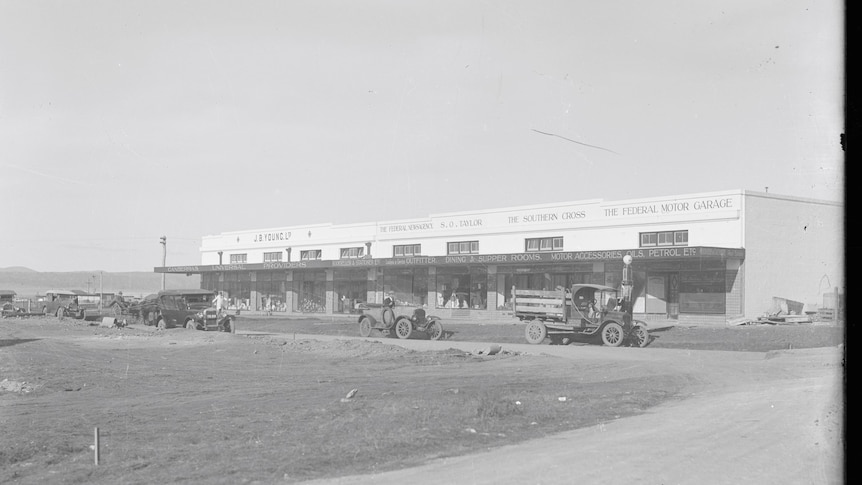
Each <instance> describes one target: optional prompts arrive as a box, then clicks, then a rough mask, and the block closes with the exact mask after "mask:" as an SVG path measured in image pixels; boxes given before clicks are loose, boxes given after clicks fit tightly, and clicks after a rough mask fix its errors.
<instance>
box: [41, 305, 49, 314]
mask: <svg viewBox="0 0 862 485" xmlns="http://www.w3.org/2000/svg"><path fill="white" fill-rule="evenodd" d="M47 314H48V307H46V306H43V307H42V315H47Z"/></svg>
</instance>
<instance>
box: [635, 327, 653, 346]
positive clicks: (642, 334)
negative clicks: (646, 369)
mask: <svg viewBox="0 0 862 485" xmlns="http://www.w3.org/2000/svg"><path fill="white" fill-rule="evenodd" d="M631 341H632V345H634V346H636V347H646V346H647V344H649V332H648V331H647V329H646V328H644V327H643V326H642V325H635V328H633V329H632V335H631Z"/></svg>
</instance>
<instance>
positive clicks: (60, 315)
mask: <svg viewBox="0 0 862 485" xmlns="http://www.w3.org/2000/svg"><path fill="white" fill-rule="evenodd" d="M65 316H66V309H65V308H63V307H60V308H58V309H57V318H59V319H60V320H62V319H63V317H65Z"/></svg>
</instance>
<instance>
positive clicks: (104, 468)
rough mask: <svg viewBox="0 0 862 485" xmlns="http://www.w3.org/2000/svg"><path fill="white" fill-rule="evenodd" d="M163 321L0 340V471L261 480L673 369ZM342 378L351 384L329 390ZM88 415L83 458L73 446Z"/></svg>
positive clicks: (362, 458)
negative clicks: (7, 389)
mask: <svg viewBox="0 0 862 485" xmlns="http://www.w3.org/2000/svg"><path fill="white" fill-rule="evenodd" d="M71 332H72V333H73V334H74V335H77V334H80V333H87V332H89V333H93V332H94V331H93V330H89V329H83V330H81V329H74V328H72V330H71ZM95 332H96V333H99V332H102V333H106V334H110V333H113V334H118V333H119V334H122V332H123V330H114V331H108V330H98V331H95ZM177 332H181V333H177ZM167 335H168V336H170V337H169V338H168V339H169V340H172V339H173V338H174V337H173V336H176V337H177V338H181V339H182V340H180V341H179V342H178V343H177V345H168V344H169V342H166V341H161V342H158V341H157V342H156V344H158V345H155V344H154V345H152V346H151V347H149V348H134V347H127V348H123V342H122V341H118V342H117V347H116V348H102V347H100V348H89V347H86V346H82V345H77V344H75V343H74V342H72V341H69V340H67V339H66V340H64V339H58V338H50V339H41V340H31V341H28V342H26V343H21V344H18V345H10V346H6V347H4V349H3V354H2V356H0V372H2V375H0V378H10V379H17V380H26V381H27V382H28V383H32V384H35V385H36V386H37V389H36V391H34V392H31V393H28V394H8V393H7V394H4V395H0V407H2V410H3V412H2V416H3V418H2V424H3V426H4V427H5V428H6V429H14V430H15V433H5V434H4V436H3V438H0V482H2V483H48V482H50V483H111V484H116V483H158V482H164V483H182V482H187V483H242V482H249V481H255V480H259V481H262V482H266V483H268V482H272V481H287V482H294V481H300V480H305V479H310V478H321V477H333V476H339V475H345V474H353V473H370V472H375V471H381V470H391V469H397V468H401V467H405V466H411V465H416V464H419V463H423V462H425V461H427V460H429V459H432V458H436V457H445V456H453V455H460V454H463V453H469V452H473V451H478V450H485V449H488V448H491V447H495V446H500V445H504V444H512V443H516V442H519V441H523V440H527V439H531V438H536V437H541V436H544V435H547V434H549V433H556V432H560V431H564V430H569V429H573V428H577V427H582V426H590V425H594V424H596V423H600V422H603V421H608V420H612V419H617V418H619V417H622V416H628V415H632V414H636V413H639V412H642V411H643V410H644V409H646V408H648V407H650V406H654V405H655V404H658V403H660V402H662V401H665V400H667V399H672V398H673V397H674V396H676V395H677V394H678V393H679V392H680V390H681V389H682V388H683V387H684V386H685V385H686V384H687V382H686V381H685V379H684V378H682V377H680V376H669V375H662V374H653V373H651V372H650V371H649V369H635V370H628V369H624V368H622V367H619V366H616V364H614V363H612V362H609V363H607V364H603V365H601V366H598V364H596V367H586V368H584V367H582V368H576V367H574V366H571V365H560V362H559V360H558V359H554V358H550V357H541V356H529V357H526V356H518V355H498V356H494V357H476V356H472V355H467V354H464V353H463V352H459V351H453V350H449V351H441V352H414V351H408V350H404V349H400V348H397V347H390V346H387V345H385V344H381V343H373V342H284V341H279V340H278V339H270V338H244V337H236V336H231V335H224V334H220V335H216V336H210V335H208V334H204V333H199V332H186V331H184V330H178V331H176V332H175V333H168V334H167ZM215 337H217V338H215ZM153 338H154V339H155V338H156V337H153ZM163 339H164V338H163ZM190 339H199V340H200V341H198V342H188V340H190ZM599 369H601V372H598V370H599ZM608 376H610V377H608ZM351 389H358V392H357V394H356V396H355V397H353V398H352V399H349V400H346V402H342V398H344V397H345V395H346V394H347V392H348V391H349V390H351ZM560 397H566V400H565V401H561V400H560ZM95 426H98V427H99V428H100V429H101V432H102V443H103V448H102V464H101V465H100V466H98V467H95V466H93V464H92V461H93V454H92V451H91V450H90V449H89V448H88V447H89V445H90V444H91V443H92V441H93V428H94V427H95Z"/></svg>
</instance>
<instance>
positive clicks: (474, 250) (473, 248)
mask: <svg viewBox="0 0 862 485" xmlns="http://www.w3.org/2000/svg"><path fill="white" fill-rule="evenodd" d="M470 252H471V253H478V252H479V241H472V242H471V243H470Z"/></svg>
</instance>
